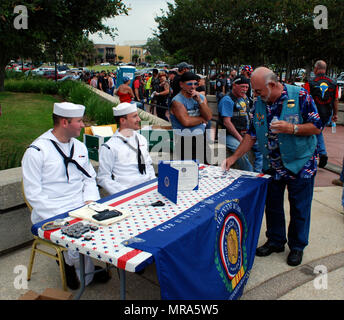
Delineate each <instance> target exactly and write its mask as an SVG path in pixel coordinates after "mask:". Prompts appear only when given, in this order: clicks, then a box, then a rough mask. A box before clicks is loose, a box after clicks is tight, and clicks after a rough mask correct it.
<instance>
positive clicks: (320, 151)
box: [317, 116, 332, 156]
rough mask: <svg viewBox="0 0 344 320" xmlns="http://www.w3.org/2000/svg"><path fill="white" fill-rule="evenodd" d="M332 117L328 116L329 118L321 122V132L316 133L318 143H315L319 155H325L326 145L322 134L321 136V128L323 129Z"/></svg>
mask: <svg viewBox="0 0 344 320" xmlns="http://www.w3.org/2000/svg"><path fill="white" fill-rule="evenodd" d="M331 119H332V116H331V117H330V119H329V120H328V121H327V122H325V123H323V128H322V130H321V132H320V133H319V134H317V140H318V144H317V150H318V154H319V155H325V156H326V155H327V152H326V146H325V140H324V136H323V133H322V132H323V130H324V129H325V127H326V125H327V124H328V123H329V122H330V120H331Z"/></svg>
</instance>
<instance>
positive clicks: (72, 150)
mask: <svg viewBox="0 0 344 320" xmlns="http://www.w3.org/2000/svg"><path fill="white" fill-rule="evenodd" d="M50 141H51V142H52V144H53V145H54V147H55V148H56V150H57V151H58V152H59V154H60V155H61V156H62V157H63V162H64V165H65V167H66V175H67V180H68V181H69V174H68V164H70V163H73V164H75V165H76V167H77V168H78V170H80V171H81V172H82V173H83V174H84V175H85V176H87V177H89V178H91V176H90V175H89V174H88V173H87V171H86V170H85V169H84V168H83V167H82V166H80V164H79V163H77V162H76V161H75V160H74V159H73V155H74V144H73V145H72V148H71V149H70V156H69V157H67V156H66V155H65V154H64V153H63V151H62V150H61V149H60V147H59V146H58V145H57V143H56V141H54V140H51V139H50Z"/></svg>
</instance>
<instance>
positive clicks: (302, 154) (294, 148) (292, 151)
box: [253, 85, 317, 174]
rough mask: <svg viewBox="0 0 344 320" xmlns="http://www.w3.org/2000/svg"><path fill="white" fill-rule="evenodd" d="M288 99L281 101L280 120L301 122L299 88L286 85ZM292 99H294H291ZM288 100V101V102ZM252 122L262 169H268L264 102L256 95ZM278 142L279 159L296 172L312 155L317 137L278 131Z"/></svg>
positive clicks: (294, 122) (266, 124) (266, 125)
mask: <svg viewBox="0 0 344 320" xmlns="http://www.w3.org/2000/svg"><path fill="white" fill-rule="evenodd" d="M286 87H287V92H288V97H289V100H287V99H285V100H284V101H283V107H282V112H281V116H280V120H284V121H287V122H290V123H293V124H302V123H303V120H302V114H301V111H300V105H299V92H300V90H301V88H299V87H296V86H290V85H286ZM291 100H294V101H291ZM288 101H289V103H288ZM253 124H254V127H255V129H256V136H257V139H258V145H259V151H260V152H261V153H262V154H263V169H264V170H268V169H269V168H270V164H269V152H268V148H267V146H268V123H267V116H266V104H265V102H264V101H262V100H261V98H260V97H258V100H257V102H256V105H255V114H254V118H253ZM277 136H278V143H279V148H280V152H281V159H282V162H283V165H284V167H285V168H287V169H288V170H290V171H291V172H293V173H294V174H297V173H298V172H300V170H301V169H302V168H303V167H304V166H305V164H306V163H307V161H308V160H309V159H310V158H311V157H312V156H313V154H314V151H315V148H316V145H317V139H316V136H315V135H311V136H296V135H292V134H285V133H279V134H278V135H277Z"/></svg>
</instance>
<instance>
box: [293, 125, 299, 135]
mask: <svg viewBox="0 0 344 320" xmlns="http://www.w3.org/2000/svg"><path fill="white" fill-rule="evenodd" d="M298 132H299V127H298V126H297V125H296V124H294V131H293V134H297V133H298Z"/></svg>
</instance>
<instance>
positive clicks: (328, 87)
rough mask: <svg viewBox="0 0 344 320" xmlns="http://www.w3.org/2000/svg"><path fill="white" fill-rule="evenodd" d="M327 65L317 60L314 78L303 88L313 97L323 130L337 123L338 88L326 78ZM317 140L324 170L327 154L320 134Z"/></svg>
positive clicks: (333, 81)
mask: <svg viewBox="0 0 344 320" xmlns="http://www.w3.org/2000/svg"><path fill="white" fill-rule="evenodd" d="M326 69H327V65H326V62H325V61H323V60H318V61H317V62H316V63H315V65H314V70H313V71H314V74H315V77H314V78H313V79H311V80H310V81H309V82H308V83H306V84H305V86H304V88H305V89H306V90H307V91H308V93H309V94H310V95H311V96H312V97H313V99H314V102H315V104H316V106H317V109H318V112H319V116H320V119H321V122H322V126H323V128H324V127H325V126H326V125H327V124H328V123H329V122H331V121H332V122H337V120H338V117H337V114H338V103H339V99H338V86H337V82H336V81H335V80H334V79H332V78H330V77H329V76H327V75H326V74H325V73H326ZM317 138H318V146H317V148H318V153H319V158H320V160H319V167H320V168H324V167H325V166H326V164H327V159H328V157H327V152H326V146H325V141H324V137H323V134H322V132H320V134H319V135H318V136H317Z"/></svg>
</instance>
